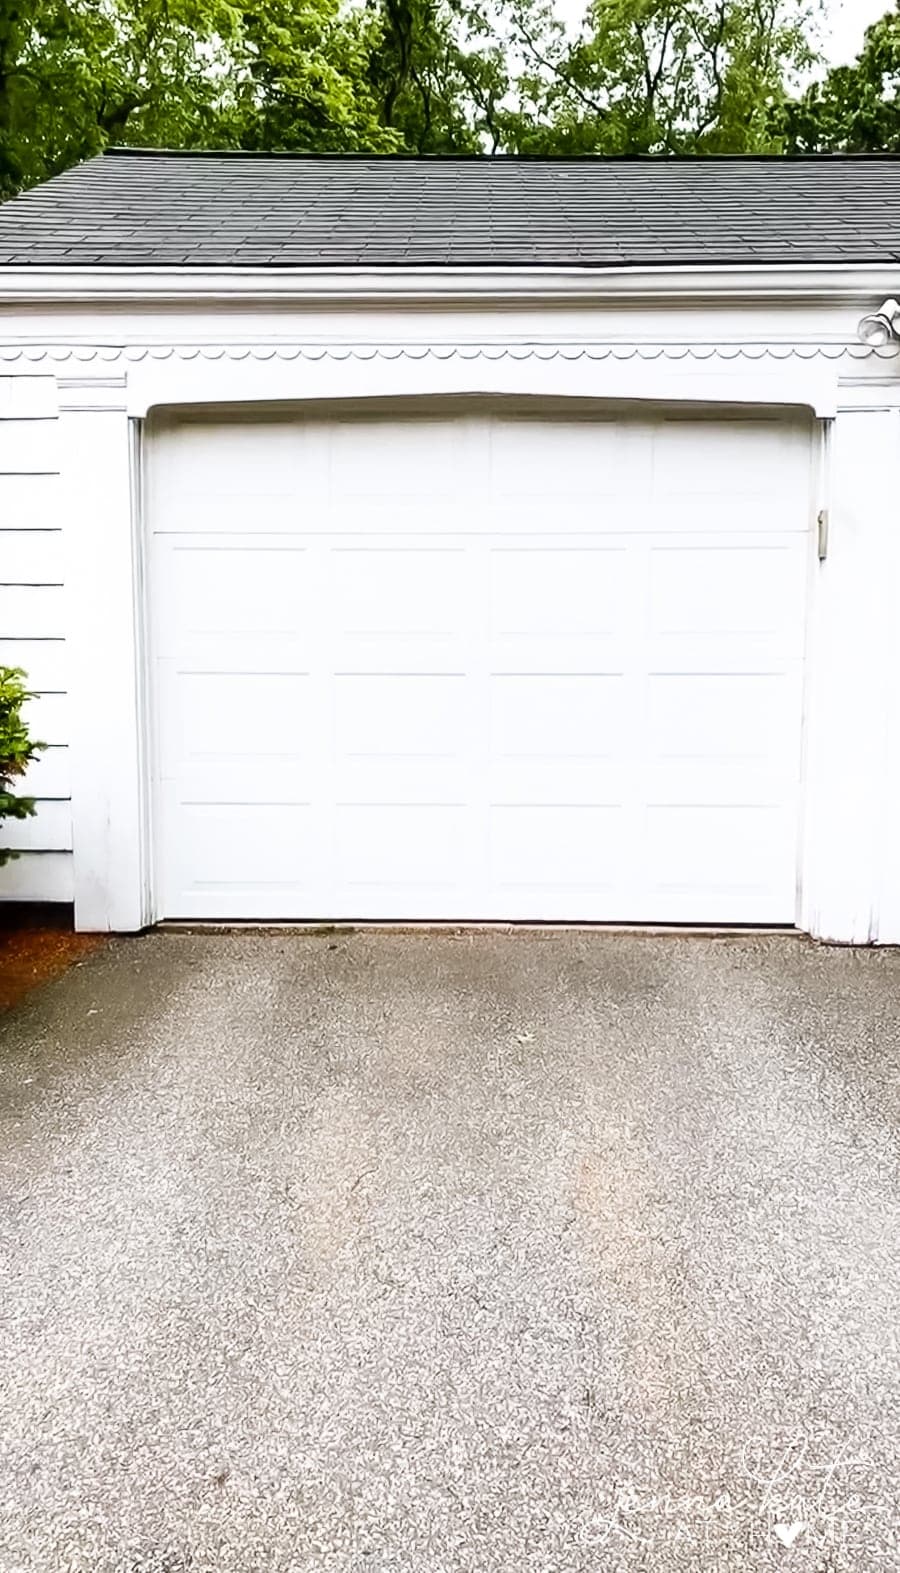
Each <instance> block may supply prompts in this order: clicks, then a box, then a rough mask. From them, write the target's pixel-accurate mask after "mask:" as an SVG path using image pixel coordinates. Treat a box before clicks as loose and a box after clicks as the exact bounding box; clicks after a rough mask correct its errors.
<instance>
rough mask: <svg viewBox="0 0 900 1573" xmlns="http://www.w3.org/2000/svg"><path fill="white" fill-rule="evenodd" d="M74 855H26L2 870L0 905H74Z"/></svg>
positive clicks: (35, 853) (39, 853)
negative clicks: (64, 902)
mask: <svg viewBox="0 0 900 1573" xmlns="http://www.w3.org/2000/svg"><path fill="white" fill-rule="evenodd" d="M74 900H75V873H74V869H73V866H72V854H71V852H23V854H22V856H21V857H18V858H14V859H13V860H12V862H11V863H7V864H6V865H5V866H4V867H3V868H0V901H74Z"/></svg>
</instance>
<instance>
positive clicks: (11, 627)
mask: <svg viewBox="0 0 900 1573" xmlns="http://www.w3.org/2000/svg"><path fill="white" fill-rule="evenodd" d="M64 619H65V597H64V594H63V587H62V585H58V584H42V585H33V584H0V628H2V629H3V635H4V638H6V639H60V638H62V636H63V634H64V633H65V622H64Z"/></svg>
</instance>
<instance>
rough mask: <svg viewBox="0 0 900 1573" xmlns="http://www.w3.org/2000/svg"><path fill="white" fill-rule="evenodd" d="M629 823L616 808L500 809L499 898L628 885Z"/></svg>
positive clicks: (495, 856)
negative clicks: (518, 892)
mask: <svg viewBox="0 0 900 1573" xmlns="http://www.w3.org/2000/svg"><path fill="white" fill-rule="evenodd" d="M624 818H625V816H624V813H623V809H622V807H621V805H619V804H615V803H611V804H604V803H600V804H598V803H592V804H584V803H543V804H513V803H498V804H495V805H494V807H493V808H492V810H491V817H490V868H491V879H492V883H493V885H494V890H495V895H497V896H501V897H502V893H503V891H504V890H509V889H518V890H523V889H529V890H535V891H536V890H538V889H546V890H556V891H568V890H582V891H583V890H586V889H590V890H594V891H598V892H601V891H602V892H612V891H614V890H615V889H616V887H618V886H621V885H622V884H623V882H624V881H623V876H624V863H623V855H624V854H623V846H624V838H623V828H624ZM499 910H502V904H501V907H500V908H498V911H499ZM531 915H532V916H534V917H539V916H540V912H539V911H538V910H535V911H534V912H533V913H532V914H531Z"/></svg>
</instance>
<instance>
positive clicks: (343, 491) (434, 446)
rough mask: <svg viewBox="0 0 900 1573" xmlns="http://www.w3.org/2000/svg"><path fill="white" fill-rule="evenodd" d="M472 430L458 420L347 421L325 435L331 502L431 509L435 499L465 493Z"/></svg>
mask: <svg viewBox="0 0 900 1573" xmlns="http://www.w3.org/2000/svg"><path fill="white" fill-rule="evenodd" d="M470 432H471V428H470V427H469V426H468V425H467V423H466V422H464V421H459V420H440V419H439V420H429V419H428V418H427V417H425V418H422V417H420V418H419V419H418V420H405V421H386V420H385V421H379V420H375V421H348V422H346V423H345V424H343V425H341V424H338V425H333V426H332V427H331V428H330V429H329V430H327V431H326V432H325V433H324V434H323V439H322V440H323V442H327V443H328V445H329V501H330V502H331V503H332V504H337V505H340V504H341V503H342V502H347V501H352V502H356V503H359V504H361V505H362V506H363V507H368V506H369V505H370V504H372V503H376V504H377V503H378V502H379V501H381V502H383V503H384V504H385V505H386V506H387V507H389V508H390V507H391V506H393V505H394V504H395V503H397V502H400V501H404V500H413V501H419V502H421V503H423V504H424V505H425V506H426V507H427V506H428V505H430V503H431V501H432V499H433V497H434V495H435V493H437V494H438V495H440V496H443V497H445V498H447V497H449V496H451V495H452V496H453V497H457V496H458V494H459V492H460V488H461V487H462V488H464V489H466V490H468V488H467V487H466V479H465V478H466V469H467V466H466V458H467V448H468V443H469V439H470Z"/></svg>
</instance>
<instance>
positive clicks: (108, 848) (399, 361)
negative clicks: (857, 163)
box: [0, 288, 900, 943]
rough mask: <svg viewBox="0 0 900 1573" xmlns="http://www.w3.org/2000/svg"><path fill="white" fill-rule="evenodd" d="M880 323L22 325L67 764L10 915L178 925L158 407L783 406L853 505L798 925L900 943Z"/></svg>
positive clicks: (29, 478) (885, 378) (4, 457)
mask: <svg viewBox="0 0 900 1573" xmlns="http://www.w3.org/2000/svg"><path fill="white" fill-rule="evenodd" d="M883 293H885V294H886V293H889V290H888V289H887V288H886V289H885V290H884V292H883ZM877 304H878V301H877V300H875V299H874V298H870V296H869V295H865V296H863V295H861V296H860V298H859V299H858V300H846V299H842V300H841V301H840V302H839V303H837V304H835V305H834V306H829V305H827V304H824V303H823V301H822V299H819V300H818V301H817V302H816V303H815V304H811V305H809V306H808V307H807V306H804V305H801V304H798V303H796V302H793V303H788V304H785V303H784V302H782V303H777V302H774V303H758V304H756V305H754V306H747V305H744V306H738V305H735V304H734V303H729V304H722V305H714V304H698V303H693V304H691V303H684V304H682V305H680V306H679V307H677V308H673V307H666V306H664V305H661V304H659V303H658V302H656V303H653V304H644V305H638V304H635V303H632V304H628V303H624V302H619V303H617V304H613V305H610V306H608V307H603V306H600V305H597V306H588V305H579V306H575V305H572V306H555V307H553V308H546V307H541V306H540V305H537V304H533V303H532V304H523V303H521V302H520V303H518V304H516V305H515V306H510V308H509V309H508V310H501V309H497V308H496V307H495V308H491V309H488V308H486V307H485V306H483V305H482V306H467V307H465V308H463V307H454V308H449V307H445V308H437V307H429V306H420V307H418V308H416V309H412V308H403V307H402V306H398V305H394V306H390V307H383V308H380V309H376V308H374V307H372V306H366V307H364V308H362V307H361V308H359V309H354V308H352V307H347V308H344V309H339V308H338V307H336V306H334V305H329V306H327V307H322V308H319V307H316V308H315V309H308V310H304V309H303V308H302V307H297V306H296V305H291V306H288V305H285V306H283V307H282V308H281V309H279V310H278V311H277V312H276V311H274V310H273V309H272V308H271V307H269V306H259V307H251V306H249V305H243V306H240V305H233V306H228V307H225V306H222V307H216V308H212V307H211V308H208V309H202V310H200V309H196V308H190V309H188V308H184V309H181V310H179V311H175V310H174V309H172V308H171V307H168V308H158V309H156V308H154V309H149V308H148V309H142V308H141V307H140V306H139V305H137V306H135V305H123V306H121V307H116V308H107V309H106V310H104V311H98V310H97V309H96V308H95V307H90V306H86V305H85V306H79V305H76V304H73V305H69V306H62V305H60V306H58V307H56V308H41V309H38V308H35V307H26V308H19V309H18V310H17V311H16V313H15V315H14V316H13V315H12V314H10V316H9V317H8V318H7V319H6V321H5V322H4V321H3V319H2V318H0V374H3V376H2V383H0V386H2V387H3V389H4V390H5V391H4V393H3V394H2V395H0V555H2V560H3V564H4V565H5V566H4V567H3V569H2V572H0V581H2V585H0V659H3V660H7V659H9V658H14V659H15V660H17V661H21V663H22V664H24V665H26V666H27V667H28V668H29V669H30V670H31V671H32V674H33V676H34V679H35V683H36V686H38V687H39V688H40V689H41V692H42V699H41V701H40V702H39V703H40V706H41V707H42V708H43V714H42V715H41V714H40V712H39V719H38V727H39V729H40V730H43V732H44V733H45V734H47V735H48V736H49V740H51V741H53V742H54V743H55V744H57V745H58V746H57V748H56V749H55V750H54V751H53V754H52V755H51V756H50V757H49V758H48V759H47V760H46V762H42V764H41V766H40V775H38V776H36V785H35V790H40V792H41V794H42V796H45V797H46V798H47V801H46V802H45V803H42V806H41V813H40V816H39V818H38V820H37V821H35V823H34V825H31V826H25V827H22V830H21V831H19V832H17V833H19V834H23V835H24V836H26V837H28V836H30V837H31V838H32V840H31V841H30V842H29V843H28V844H29V847H31V848H34V849H35V850H33V851H29V855H28V857H27V858H24V857H23V859H22V860H21V861H20V862H19V863H18V864H13V865H11V866H10V867H9V868H8V869H7V870H6V871H4V872H2V873H0V897H2V896H4V895H5V896H9V895H13V894H22V895H28V896H31V897H38V896H41V895H49V896H51V897H55V898H57V899H67V898H70V897H71V895H72V892H73V890H74V892H75V900H76V914H77V920H78V923H79V925H80V926H81V927H84V928H121V929H131V928H137V927H140V926H141V925H142V924H143V923H145V922H147V921H151V920H152V917H153V909H152V900H151V894H150V889H149V878H148V867H149V857H148V852H147V839H148V835H149V829H148V821H149V811H148V806H147V805H148V791H147V783H146V779H145V776H146V771H145V764H144V755H145V741H146V739H145V732H144V723H143V719H142V704H143V678H142V649H141V638H142V632H141V620H140V605H141V591H140V582H141V573H142V563H141V529H140V520H139V518H138V510H137V509H136V507H135V499H134V494H133V493H134V481H135V476H134V463H133V440H134V432H135V431H137V430H139V428H140V424H141V418H142V417H143V416H144V415H145V414H146V413H147V411H148V410H149V409H151V408H153V407H156V406H158V405H165V404H169V403H178V402H192V401H196V402H199V403H206V402H215V401H226V402H227V401H240V402H242V403H245V404H248V405H250V406H252V405H253V404H254V403H255V402H256V401H259V400H271V399H278V400H296V399H306V398H341V397H344V398H349V399H354V398H355V399H359V398H362V397H367V396H370V395H378V394H386V393H393V394H398V393H400V394H403V393H406V394H409V395H415V394H419V393H428V392H432V393H434V392H451V391H456V392H481V393H497V392H506V393H515V392H520V393H523V394H526V393H527V394H532V395H535V396H538V397H553V398H560V397H563V398H565V397H572V396H579V397H584V398H599V399H608V398H614V399H634V398H654V399H658V400H659V399H661V400H664V401H665V402H666V403H669V402H672V403H677V402H680V401H684V400H690V401H695V402H697V403H700V404H702V405H707V404H715V403H718V402H721V401H725V402H726V403H727V402H730V401H733V402H737V403H756V404H765V405H767V406H769V405H774V406H777V405H778V404H780V403H781V404H785V405H789V406H792V407H794V408H796V407H797V406H806V407H807V408H812V409H813V410H814V411H815V412H816V413H817V414H818V415H819V416H820V417H827V416H832V417H836V418H835V420H834V426H833V444H832V458H831V466H830V475H829V476H826V475H823V476H822V477H821V479H818V478H817V480H816V483H815V485H814V488H813V495H812V498H811V502H813V501H814V502H815V505H816V507H818V506H828V507H829V509H830V540H829V551H828V558H827V560H826V561H825V562H824V563H821V564H816V565H815V567H814V568H813V569H812V570H811V571H812V573H813V584H812V603H813V617H812V623H811V627H810V681H809V692H808V712H807V727H806V739H805V748H806V782H805V804H806V808H805V817H804V837H803V840H804V853H803V859H802V866H801V869H800V871H799V878H800V903H799V907H798V919H799V921H800V923H801V925H802V926H803V927H806V928H808V929H809V930H810V931H812V932H814V933H816V934H819V935H821V936H823V937H826V938H828V939H834V940H838V941H857V942H867V941H870V940H876V941H881V942H892V943H900V827H898V825H897V822H896V821H897V814H896V813H895V805H896V804H897V803H898V802H900V740H898V730H900V729H898V725H897V720H898V715H900V649H898V646H900V632H898V628H900V620H898V619H897V618H896V617H895V615H894V610H893V608H894V607H895V606H896V605H897V604H898V596H897V591H898V590H900V547H898V545H897V529H896V504H895V498H894V492H895V476H896V473H897V461H898V457H900V453H898V447H900V375H898V370H897V367H898V362H897V359H896V357H895V356H894V355H893V353H892V352H890V353H885V354H882V355H880V356H874V357H873V356H872V355H870V354H868V353H867V352H864V351H863V350H862V348H861V346H859V344H858V343H857V341H856V323H857V321H858V318H859V317H860V316H861V315H863V314H864V312H866V311H870V310H872V309H873V307H874V306H877ZM56 388H58V389H59V394H58V399H59V405H57V403H55V402H54V399H55V395H54V389H56ZM57 408H61V410H62V414H61V416H58V415H57V413H56V412H57ZM129 417H130V418H129ZM26 428H27V429H26ZM57 452H58V453H59V454H60V455H61V458H57V457H56V453H57ZM58 468H59V469H61V479H60V477H58V476H55V473H54V472H55V471H56V470H57V469H58ZM813 516H814V510H813V513H811V518H810V524H811V527H812V524H813ZM66 560H68V563H69V567H68V569H65V568H61V567H60V563H62V562H65V561H66ZM62 580H65V582H66V585H67V590H65V589H63V587H62V583H61V581H62ZM67 592H68V604H67V603H66V600H65V597H66V594H67ZM23 597H24V599H23ZM29 608H30V609H31V610H29ZM67 632H68V633H69V634H70V635H71V638H70V647H69V648H68V650H67V646H66V644H65V643H64V636H65V635H66V633H67ZM22 641H24V644H23V643H22ZM67 679H71V684H72V687H73V688H74V689H76V690H77V692H76V694H75V700H76V701H77V702H76V703H75V704H74V705H73V715H72V720H71V737H69V734H68V732H67V730H66V722H65V719H64V711H63V708H62V707H63V704H64V689H65V687H66V685H67ZM67 741H70V742H71V750H70V752H71V770H70V771H69V772H64V771H63V766H64V763H65V758H66V751H65V748H64V746H59V745H65V743H66V742H67ZM70 779H71V782H72V789H73V799H74V847H75V867H74V870H73V868H72V862H71V856H70V854H69V852H68V850H67V849H68V848H69V847H70V846H71V845H72V839H71V836H72V826H71V822H70V817H69V811H68V802H67V799H68V795H69V781H70ZM35 837H36V838H37V839H36V840H35V839H34V838H35ZM38 849H39V850H38Z"/></svg>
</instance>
